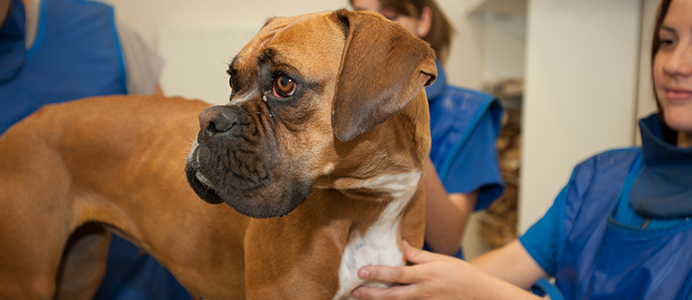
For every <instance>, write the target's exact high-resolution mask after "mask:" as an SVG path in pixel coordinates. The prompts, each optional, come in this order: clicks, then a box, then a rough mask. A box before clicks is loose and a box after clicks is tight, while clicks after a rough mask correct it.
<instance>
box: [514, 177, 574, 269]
mask: <svg viewBox="0 0 692 300" xmlns="http://www.w3.org/2000/svg"><path fill="white" fill-rule="evenodd" d="M568 188H569V186H567V187H565V188H563V189H562V191H560V194H558V196H557V198H556V199H555V202H553V206H551V207H550V209H549V210H548V212H546V214H545V215H544V216H543V218H541V219H540V220H538V222H536V223H535V224H533V226H531V228H529V230H528V231H526V233H525V234H524V235H522V236H521V237H519V242H520V243H521V244H522V246H524V248H525V249H526V251H527V252H528V253H529V255H531V257H533V259H534V260H535V261H536V262H537V263H538V265H540V266H541V268H543V270H544V271H545V272H546V273H548V275H550V276H555V273H556V272H557V256H558V249H559V247H560V244H561V237H563V236H564V234H561V232H562V231H564V223H565V222H564V219H565V201H566V198H567V191H568Z"/></svg>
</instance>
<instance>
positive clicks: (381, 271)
mask: <svg viewBox="0 0 692 300" xmlns="http://www.w3.org/2000/svg"><path fill="white" fill-rule="evenodd" d="M410 268H411V267H386V266H367V267H363V268H361V269H360V270H358V277H360V278H362V279H371V280H379V281H385V282H394V283H404V284H409V283H412V282H414V281H416V278H415V277H416V274H415V273H414V272H412V271H411V270H410Z"/></svg>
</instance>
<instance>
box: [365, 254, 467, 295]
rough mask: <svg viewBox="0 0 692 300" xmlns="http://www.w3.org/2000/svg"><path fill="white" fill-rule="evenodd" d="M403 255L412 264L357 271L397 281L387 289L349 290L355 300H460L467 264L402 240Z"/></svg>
mask: <svg viewBox="0 0 692 300" xmlns="http://www.w3.org/2000/svg"><path fill="white" fill-rule="evenodd" d="M403 246H404V255H405V256H406V259H407V260H408V261H409V262H411V263H412V264H413V265H412V266H405V267H386V266H367V267H363V268H361V269H360V270H359V271H358V276H359V277H361V278H363V279H374V280H381V281H387V282H395V283H400V284H402V285H398V286H394V287H391V288H388V289H383V288H374V287H359V288H357V289H355V290H354V291H353V292H352V296H353V297H355V298H356V299H459V298H460V295H461V294H462V292H463V291H462V290H463V289H464V285H463V284H460V283H461V282H460V281H461V280H460V279H462V278H464V277H468V276H469V274H467V269H473V267H471V266H470V265H468V263H466V262H464V261H462V260H460V259H456V258H454V257H451V256H446V255H440V254H435V253H431V252H427V251H423V250H419V249H415V248H412V247H411V246H410V245H409V244H408V243H407V242H406V241H403Z"/></svg>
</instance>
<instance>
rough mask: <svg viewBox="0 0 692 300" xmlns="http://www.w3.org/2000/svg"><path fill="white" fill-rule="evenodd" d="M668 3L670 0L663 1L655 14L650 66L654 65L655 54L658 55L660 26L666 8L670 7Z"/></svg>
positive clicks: (666, 10)
mask: <svg viewBox="0 0 692 300" xmlns="http://www.w3.org/2000/svg"><path fill="white" fill-rule="evenodd" d="M670 2H672V0H663V1H661V5H660V6H659V7H658V13H657V14H656V15H657V16H656V27H654V39H653V42H652V43H651V65H652V66H653V64H654V59H655V58H656V53H658V48H660V46H661V35H660V31H661V26H663V20H664V19H665V18H666V14H667V13H668V7H670Z"/></svg>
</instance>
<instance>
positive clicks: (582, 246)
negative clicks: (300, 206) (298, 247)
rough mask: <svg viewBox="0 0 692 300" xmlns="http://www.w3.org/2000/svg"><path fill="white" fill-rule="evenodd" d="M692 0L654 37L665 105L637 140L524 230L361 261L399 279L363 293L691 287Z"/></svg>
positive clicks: (582, 174) (608, 294)
mask: <svg viewBox="0 0 692 300" xmlns="http://www.w3.org/2000/svg"><path fill="white" fill-rule="evenodd" d="M690 16H692V0H663V1H662V3H661V5H660V6H659V10H658V17H657V19H656V27H655V29H654V38H653V43H652V79H653V86H654V91H655V93H654V96H655V98H656V103H657V105H658V113H656V114H653V115H651V116H649V117H646V118H643V119H641V120H640V121H639V127H640V130H641V136H642V146H641V147H635V148H629V149H618V150H611V151H606V152H603V153H600V154H597V155H595V156H593V157H591V158H589V159H587V160H585V161H584V162H582V163H581V164H579V165H578V166H577V167H576V168H575V169H574V171H573V173H572V176H571V178H570V179H569V181H568V183H567V186H565V187H564V188H563V190H562V191H561V192H560V194H559V195H558V196H557V198H556V199H555V202H554V203H553V206H552V207H551V208H550V209H549V210H548V212H547V213H546V215H545V216H544V217H543V218H542V219H541V220H539V221H538V222H537V223H536V224H534V225H533V226H532V227H531V228H530V229H529V230H528V231H527V232H526V234H524V235H523V236H521V237H520V238H519V239H517V240H515V241H513V242H511V243H510V244H508V245H506V246H504V247H503V248H499V249H497V250H494V251H491V252H489V253H486V254H484V255H483V256H480V257H478V258H476V259H474V260H472V261H471V262H470V263H466V262H464V261H462V260H458V259H453V258H449V257H445V256H443V255H437V254H433V253H429V252H424V251H421V250H417V249H412V248H411V247H410V246H408V245H407V244H405V245H404V252H405V253H406V257H407V259H408V260H409V261H410V262H412V263H413V264H414V265H413V266H411V267H400V268H388V267H365V268H363V269H361V270H360V271H359V276H361V277H362V278H366V279H372V280H380V281H388V282H399V283H404V284H405V285H401V286H395V287H393V288H391V289H389V290H385V289H375V288H359V289H357V290H356V291H354V292H353V295H354V296H355V297H356V298H358V299H459V298H462V299H529V298H532V299H539V298H536V296H534V295H531V294H530V293H529V292H527V291H525V290H524V289H528V288H529V287H531V286H532V285H534V284H535V283H536V282H537V281H539V279H540V278H542V277H545V276H551V277H555V286H556V287H557V289H558V292H559V293H557V294H556V295H555V297H554V296H551V298H552V299H556V297H559V296H563V297H564V298H565V299H678V300H685V299H692V256H690V254H689V253H690V252H692V18H690Z"/></svg>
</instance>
